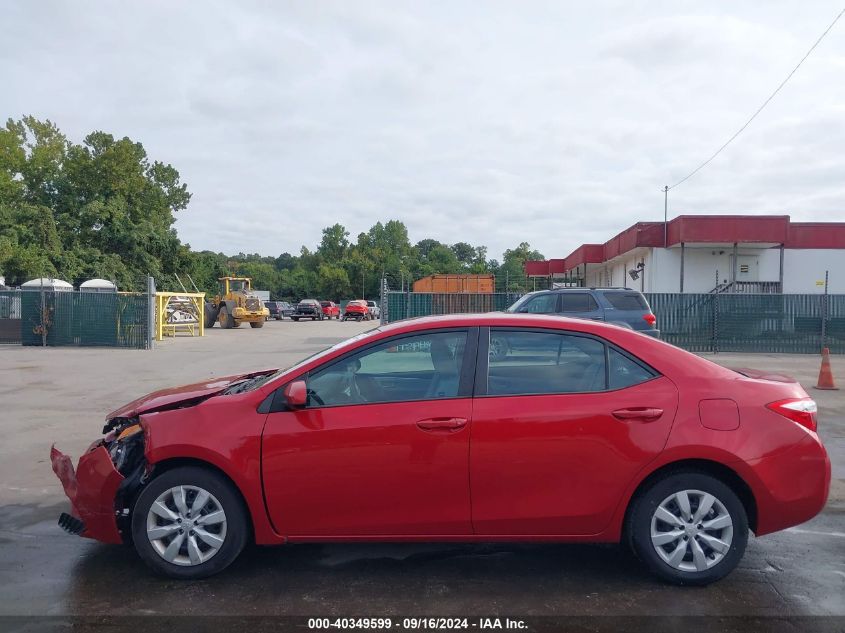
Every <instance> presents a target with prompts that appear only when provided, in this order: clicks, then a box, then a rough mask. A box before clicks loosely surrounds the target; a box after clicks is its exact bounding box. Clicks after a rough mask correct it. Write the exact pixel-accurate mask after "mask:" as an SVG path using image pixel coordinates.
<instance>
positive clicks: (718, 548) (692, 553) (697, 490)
mask: <svg viewBox="0 0 845 633" xmlns="http://www.w3.org/2000/svg"><path fill="white" fill-rule="evenodd" d="M626 529H627V530H628V536H629V538H630V542H631V545H632V547H633V549H634V553H635V554H636V555H637V556H638V557H639V558H640V560H642V561H643V562H645V563H646V565H647V566H648V567H649V568H650V569H651V570H652V571H653V572H654V573H656V574H657V575H658V576H660V577H661V578H663V579H664V580H667V581H669V582H672V583H675V584H679V585H707V584H709V583H711V582H715V581H716V580H719V579H721V578H724V577H725V576H727V575H728V574H729V573H730V572H732V571H733V570H734V568H735V567H736V566H737V565H738V564H739V561H740V560H741V559H742V555H743V554H744V553H745V546H746V544H747V542H748V517H747V516H746V513H745V508H744V507H743V505H742V502H741V501H740V500H739V497H737V495H736V493H734V491H733V490H731V488H730V487H729V486H727V485H726V484H725V483H723V482H722V481H720V480H719V479H716V478H715V477H712V476H710V475H707V474H705V473H696V472H679V473H674V474H671V475H668V476H666V477H664V478H662V479H660V480H658V481H656V482H654V483H653V484H652V485H651V486H650V487H649V488H648V489H646V490H645V491H643V492H642V493H641V494H640V495H639V496H638V497H637V498H636V499H635V500H634V502H633V506H632V508H631V511H630V513H629V515H628V523H627V526H626Z"/></svg>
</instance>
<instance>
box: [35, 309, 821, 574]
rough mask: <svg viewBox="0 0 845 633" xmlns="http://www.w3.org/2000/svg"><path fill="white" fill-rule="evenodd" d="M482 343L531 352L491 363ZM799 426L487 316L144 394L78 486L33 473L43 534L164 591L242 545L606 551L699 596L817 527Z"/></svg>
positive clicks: (613, 348)
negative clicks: (762, 543) (50, 492)
mask: <svg viewBox="0 0 845 633" xmlns="http://www.w3.org/2000/svg"><path fill="white" fill-rule="evenodd" d="M496 337H507V338H509V339H510V341H511V344H510V345H509V347H510V348H511V349H513V350H519V349H521V348H524V347H527V348H530V349H532V352H531V353H530V354H526V353H523V352H519V351H516V352H514V353H512V354H508V355H506V356H504V357H503V358H501V359H491V358H490V352H489V346H490V341H491V339H493V338H496ZM527 339H531V340H532V344H531V345H525V344H518V341H525V340H527ZM210 420H213V421H214V423H213V424H209V421H210ZM816 427H817V421H816V404H815V402H813V400H811V399H810V398H809V397H808V395H807V393H806V392H805V391H804V389H802V388H801V386H800V385H799V384H798V383H797V382H794V381H793V380H791V379H789V378H788V377H784V376H782V375H777V374H771V373H767V372H766V371H754V370H739V371H733V370H730V369H726V368H724V367H721V366H719V365H716V364H714V363H712V362H710V361H708V360H706V359H704V358H701V357H698V356H696V355H694V354H691V353H689V352H686V351H683V350H681V349H679V348H676V347H673V346H671V345H668V344H666V343H663V342H662V341H659V340H657V339H654V338H652V337H647V336H641V335H639V334H637V333H636V332H633V331H632V330H629V329H623V328H619V327H614V326H610V325H608V324H605V323H599V322H594V321H589V320H583V319H567V318H559V317H552V316H544V315H530V314H529V315H526V314H508V313H498V314H496V313H490V314H484V315H453V316H443V317H426V318H420V319H413V320H407V321H400V322H397V323H393V324H390V325H387V326H383V327H380V328H377V329H374V330H371V331H370V332H367V333H364V334H360V335H358V336H355V337H353V338H351V339H349V340H347V341H344V342H342V343H339V344H337V345H334V346H333V347H330V348H328V349H325V350H323V351H322V352H320V353H318V354H316V355H313V356H310V357H308V358H306V359H305V360H303V361H301V362H299V363H298V364H296V365H294V366H293V367H289V368H287V369H282V370H267V371H261V372H255V373H251V374H243V375H237V376H230V377H228V378H214V379H211V380H209V381H207V382H204V383H199V384H195V385H189V386H186V387H180V388H174V389H165V390H163V391H158V392H155V393H152V394H149V395H147V396H144V397H141V398H139V399H137V400H135V401H133V402H131V403H130V404H128V405H125V406H123V407H120V408H118V409H117V410H115V411H113V412H112V413H110V414H109V415H108V416H107V418H106V425H105V427H104V428H103V433H104V434H105V437H102V438H100V439H98V440H96V441H95V442H94V443H93V444H92V445H91V447H90V448H89V449H88V450H87V451H86V452H85V453H84V455H83V456H82V457H81V458H80V459H79V463H78V466H77V469H76V470H75V471H74V468H73V466H72V464H71V461H70V458H69V457H67V456H66V455H63V454H62V453H60V452H59V451H58V450H56V449H55V448H53V449H52V450H51V461H52V465H53V470H54V471H55V472H56V474H57V475H58V477H59V479H60V480H61V482H62V484H63V486H64V489H65V492H66V494H67V495H68V497H69V498H70V501H71V512H70V513H65V514H63V515H62V516H61V518H60V521H59V522H60V525H62V526H63V527H64V528H65V529H66V530H68V531H70V532H73V533H77V534H81V535H82V536H85V537H89V538H92V539H96V540H100V541H104V542H108V543H123V542H125V543H132V544H133V545H134V547H135V549H136V551H137V552H138V554H139V555H140V557H141V558H142V559H143V560H144V561H145V562H146V563H147V564H148V565H150V566H151V567H152V568H153V569H154V570H156V571H158V572H161V573H163V574H166V575H169V576H172V577H176V578H185V579H188V578H200V577H204V576H209V575H211V574H214V573H216V572H219V571H221V570H222V569H224V568H225V567H227V566H228V565H229V564H230V563H231V562H232V561H233V560H234V559H235V558H236V557H237V556H238V554H239V553H240V551H241V550H242V549H243V547H244V545H245V544H246V543H247V542H249V541H254V542H256V543H258V544H260V545H269V544H282V543H297V542H311V541H315V542H321V541H326V540H330V541H345V540H360V539H376V540H380V539H384V540H391V541H402V540H408V541H419V540H429V541H456V540H461V541H468V542H489V541H496V540H499V539H501V540H508V541H513V540H524V541H560V542H565V541H577V542H621V543H624V544H626V545H630V546H631V547H632V548H633V550H634V551H635V552H636V554H637V555H638V557H639V558H640V559H641V560H642V561H643V562H644V563H645V565H647V566H648V567H649V568H650V569H651V570H652V571H653V572H655V573H656V574H657V575H658V576H660V577H661V578H663V579H665V580H668V581H672V582H675V583H680V584H696V585H703V584H707V583H710V582H713V581H715V580H718V579H720V578H722V577H724V576H725V575H727V574H728V573H729V572H730V571H731V570H733V569H734V568H735V567H736V566H737V564H738V562H739V561H740V559H741V558H742V556H743V552H744V550H745V546H746V542H747V539H748V534H749V531H753V532H754V533H755V534H756V535H757V536H758V537H759V536H763V535H766V534H770V533H772V532H775V531H778V530H783V529H785V528H788V527H790V526H793V525H797V524H799V523H802V522H804V521H807V520H809V519H810V518H812V517H813V516H815V515H816V514H817V513H818V512H819V511H820V510H821V509H822V507H823V506H824V504H825V502H826V499H827V495H828V490H829V486H830V476H831V474H830V461H829V459H828V456H827V453H826V451H825V449H824V446H823V445H822V442H821V441H820V439H819V436H818V434H817V432H816ZM315 500H316V502H315ZM784 538H789V536H787V537H784Z"/></svg>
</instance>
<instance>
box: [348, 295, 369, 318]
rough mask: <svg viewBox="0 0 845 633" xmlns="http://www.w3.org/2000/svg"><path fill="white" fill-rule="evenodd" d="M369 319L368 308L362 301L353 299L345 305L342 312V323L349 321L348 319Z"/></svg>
mask: <svg viewBox="0 0 845 633" xmlns="http://www.w3.org/2000/svg"><path fill="white" fill-rule="evenodd" d="M370 318H371V315H370V308H369V307H367V302H366V301H364V300H363V299H353V300H352V301H350V302H349V303H347V304H346V309H345V310H344V311H343V320H344V321H349V320H350V319H354V320H356V321H369V320H370Z"/></svg>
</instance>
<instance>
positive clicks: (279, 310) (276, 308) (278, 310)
mask: <svg viewBox="0 0 845 633" xmlns="http://www.w3.org/2000/svg"><path fill="white" fill-rule="evenodd" d="M264 305H265V306H266V308H267V309H268V310H270V316H269V317H267V319H268V320H269V319H276V320H277V321H281V320H282V319H284V318H285V317H290V316H291V315H292V314H293V312H294V307H293V306H292V305H291V304H289V303H288V302H287V301H265V302H264Z"/></svg>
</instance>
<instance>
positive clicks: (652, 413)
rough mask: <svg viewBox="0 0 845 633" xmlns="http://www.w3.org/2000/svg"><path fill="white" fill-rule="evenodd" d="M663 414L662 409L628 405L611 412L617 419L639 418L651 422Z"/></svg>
mask: <svg viewBox="0 0 845 633" xmlns="http://www.w3.org/2000/svg"><path fill="white" fill-rule="evenodd" d="M661 415H663V409H657V408H654V407H630V408H628V409H617V410H616V411H614V412H613V417H614V418H616V419H617V420H623V421H628V420H641V421H643V422H651V421H653V420H656V419H657V418H659V417H660V416H661Z"/></svg>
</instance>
